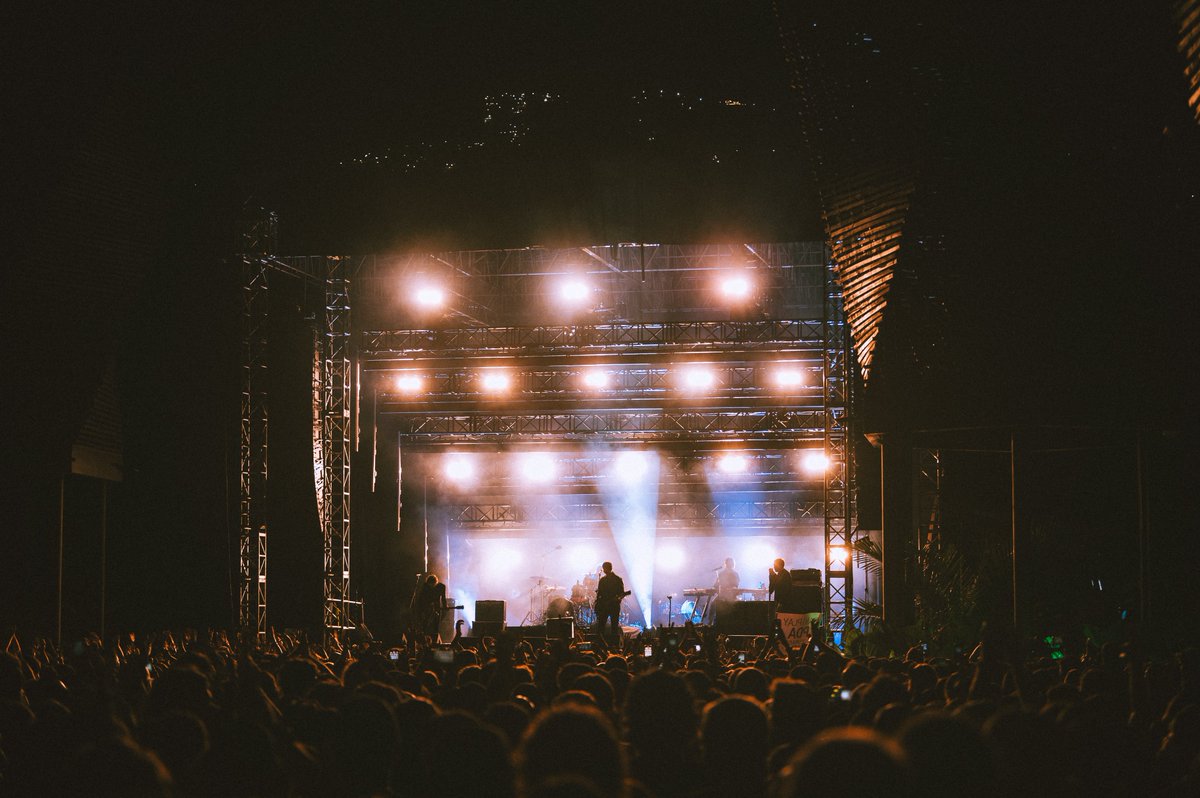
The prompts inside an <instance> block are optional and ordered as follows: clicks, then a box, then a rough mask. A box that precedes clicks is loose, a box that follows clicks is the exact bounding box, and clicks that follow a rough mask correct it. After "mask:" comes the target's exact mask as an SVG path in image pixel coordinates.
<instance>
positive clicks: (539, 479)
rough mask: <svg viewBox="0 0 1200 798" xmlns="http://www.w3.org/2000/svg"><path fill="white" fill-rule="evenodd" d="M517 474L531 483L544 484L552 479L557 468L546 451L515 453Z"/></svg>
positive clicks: (524, 480) (556, 472)
mask: <svg viewBox="0 0 1200 798" xmlns="http://www.w3.org/2000/svg"><path fill="white" fill-rule="evenodd" d="M516 466H517V476H518V477H520V479H521V481H523V482H526V483H528V484H531V485H545V484H546V483H548V482H551V481H553V480H554V477H555V476H557V474H558V469H557V467H556V464H555V462H554V458H553V457H551V456H550V454H549V453H548V452H522V453H521V454H519V455H517V462H516Z"/></svg>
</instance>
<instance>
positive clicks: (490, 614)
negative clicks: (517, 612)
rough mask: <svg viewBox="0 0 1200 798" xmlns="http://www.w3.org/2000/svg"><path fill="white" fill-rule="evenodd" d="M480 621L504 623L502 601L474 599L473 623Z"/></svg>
mask: <svg viewBox="0 0 1200 798" xmlns="http://www.w3.org/2000/svg"><path fill="white" fill-rule="evenodd" d="M480 621H486V622H491V623H504V602H503V601H476V602H475V623H479V622H480Z"/></svg>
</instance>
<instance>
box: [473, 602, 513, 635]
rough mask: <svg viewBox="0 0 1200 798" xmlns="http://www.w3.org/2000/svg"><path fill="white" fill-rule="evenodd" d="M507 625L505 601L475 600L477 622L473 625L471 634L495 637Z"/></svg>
mask: <svg viewBox="0 0 1200 798" xmlns="http://www.w3.org/2000/svg"><path fill="white" fill-rule="evenodd" d="M506 626H507V624H506V623H505V614H504V602H503V601H476V602H475V623H474V624H472V625H471V634H473V635H475V636H476V637H483V636H485V635H486V636H489V637H495V636H496V635H498V634H500V633H501V632H503V631H504V629H505V628H506Z"/></svg>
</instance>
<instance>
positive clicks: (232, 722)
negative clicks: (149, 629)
mask: <svg viewBox="0 0 1200 798" xmlns="http://www.w3.org/2000/svg"><path fill="white" fill-rule="evenodd" d="M23 643H24V644H23ZM465 643H466V640H465V639H463V638H456V639H455V642H454V643H453V644H450V645H447V646H439V645H436V644H431V643H430V642H429V641H428V640H416V641H411V642H410V641H407V640H404V641H402V642H401V645H399V646H397V647H388V646H387V645H385V644H381V643H377V642H356V643H347V644H345V645H342V644H341V643H339V642H337V641H333V642H331V643H330V644H328V645H321V644H317V643H315V642H309V641H308V640H307V639H305V637H304V636H303V635H300V634H283V635H281V634H275V633H274V632H272V633H270V634H268V635H267V636H266V639H264V640H254V641H250V640H244V639H241V638H240V637H236V636H230V635H227V634H225V633H223V632H208V633H201V634H199V635H196V634H194V633H191V632H185V633H181V634H177V635H175V634H169V633H164V634H162V635H158V636H152V637H136V636H133V635H125V636H122V637H120V638H119V639H118V638H115V637H114V638H110V639H109V640H107V641H105V642H103V643H102V642H101V641H100V640H99V639H98V638H96V637H91V638H88V639H85V640H83V641H80V642H78V643H75V644H72V645H69V646H66V647H64V649H63V650H59V649H58V648H56V647H55V646H53V645H52V644H50V643H48V642H46V641H44V640H31V641H21V640H20V639H19V638H18V637H17V636H16V635H14V636H13V637H11V638H10V639H9V641H8V645H7V650H6V652H5V653H3V654H0V795H12V796H46V795H80V796H85V795H86V796H110V795H111V796H118V795H119V796H170V795H176V796H413V797H414V798H415V797H417V796H421V797H424V796H439V797H449V798H454V797H455V796H528V797H529V798H560V797H561V798H566V797H567V796H571V798H587V797H588V796H629V798H639V797H640V796H657V798H675V797H676V796H679V797H681V798H682V796H705V797H707V796H713V797H715V796H722V798H756V797H758V796H779V798H792V797H793V796H809V795H811V796H860V795H861V796H901V797H903V796H997V797H999V796H1034V795H1046V796H1089V797H1094V796H1109V795H1114V796H1135V795H1136V796H1185V795H1186V796H1194V795H1200V657H1198V656H1197V652H1196V651H1195V650H1189V651H1187V652H1183V653H1181V654H1178V655H1176V656H1175V657H1173V658H1170V659H1166V660H1161V661H1157V660H1154V661H1144V660H1143V659H1141V657H1140V656H1139V651H1138V648H1137V647H1136V646H1133V645H1128V644H1124V645H1121V644H1107V645H1105V646H1104V647H1102V648H1100V649H1088V650H1087V651H1085V653H1083V654H1081V655H1078V656H1075V655H1067V656H1060V653H1059V652H1045V654H1046V655H1045V656H1040V655H1033V656H1031V655H1030V654H1029V653H1028V651H1025V652H1023V653H1021V654H1019V655H1018V651H1019V649H1018V647H1017V646H1015V645H1010V644H1004V643H1002V642H999V641H997V640H992V639H989V638H988V637H987V636H985V637H984V642H983V643H981V644H980V645H979V646H977V647H976V648H975V649H974V650H973V651H969V652H966V651H964V652H959V653H956V654H954V655H953V656H950V657H929V656H926V655H925V653H924V650H923V647H920V646H918V647H914V648H913V649H911V650H909V651H908V652H906V653H904V654H903V655H902V656H901V655H897V656H892V657H886V658H866V657H858V658H849V659H847V658H845V657H844V656H843V655H842V654H841V653H840V652H838V651H837V650H836V649H833V648H827V647H823V646H820V645H817V644H812V645H807V646H805V647H803V648H802V649H800V650H790V649H789V648H788V647H787V646H786V645H785V644H784V641H782V639H780V638H776V639H774V640H771V639H767V638H760V639H744V640H733V639H725V638H723V637H720V636H718V635H715V634H714V633H713V632H711V631H709V630H698V629H694V628H691V627H687V628H683V629H674V630H670V631H669V632H667V633H663V634H656V635H648V636H645V637H642V638H629V639H626V640H623V641H622V642H621V644H620V645H619V646H615V647H614V648H613V649H612V650H609V649H608V648H606V647H605V646H604V644H603V642H594V643H593V644H589V643H587V642H583V641H578V642H575V641H562V640H548V641H542V640H538V641H531V640H520V639H518V638H517V637H515V636H512V635H509V634H503V635H501V636H500V637H498V638H496V639H490V638H489V639H485V640H483V641H479V642H478V643H477V644H474V645H466V644H465ZM742 645H744V646H745V647H744V648H742V649H741V650H738V648H739V646H742ZM1055 657H1057V658H1055Z"/></svg>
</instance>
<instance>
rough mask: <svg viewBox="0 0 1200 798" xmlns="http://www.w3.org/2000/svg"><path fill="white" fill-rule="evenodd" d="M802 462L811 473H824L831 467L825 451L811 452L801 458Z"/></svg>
mask: <svg viewBox="0 0 1200 798" xmlns="http://www.w3.org/2000/svg"><path fill="white" fill-rule="evenodd" d="M800 463H801V465H803V466H804V470H805V471H807V472H808V473H810V474H823V473H825V471H826V469H828V468H829V458H828V457H827V456H826V455H825V453H824V452H809V453H807V454H805V455H804V456H803V457H802V458H801V460H800Z"/></svg>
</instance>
